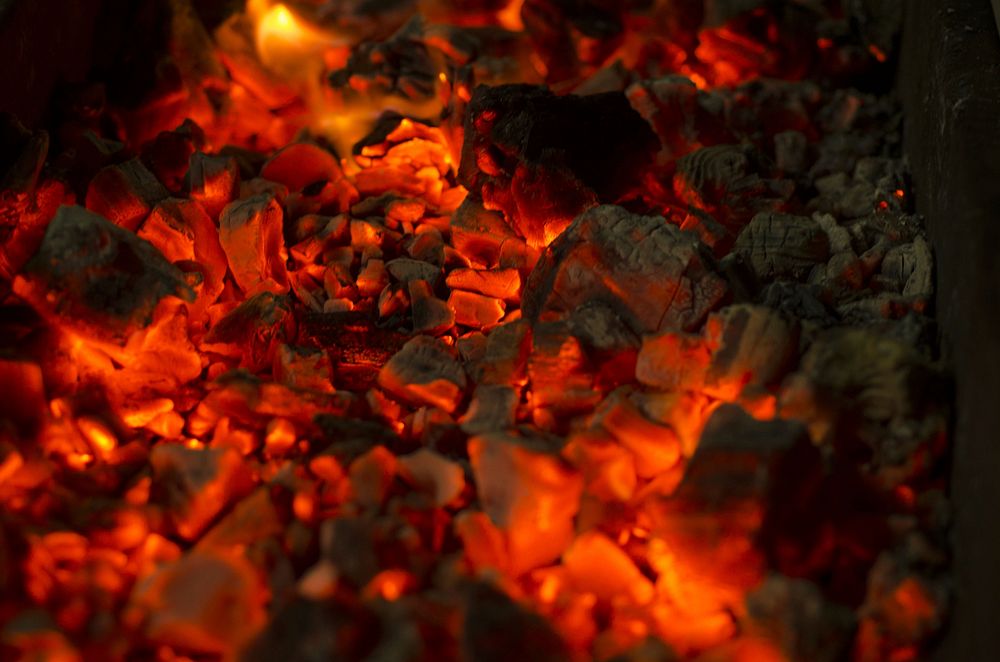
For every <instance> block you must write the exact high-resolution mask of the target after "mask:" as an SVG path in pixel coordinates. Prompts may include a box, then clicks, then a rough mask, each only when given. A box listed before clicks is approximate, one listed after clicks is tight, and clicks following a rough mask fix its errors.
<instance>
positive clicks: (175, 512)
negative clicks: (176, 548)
mask: <svg viewBox="0 0 1000 662" xmlns="http://www.w3.org/2000/svg"><path fill="white" fill-rule="evenodd" d="M149 462H150V464H151V465H152V467H153V490H154V492H153V494H154V495H156V498H155V501H156V502H157V503H161V504H162V505H163V506H164V507H165V508H166V512H167V516H168V517H169V518H170V521H171V522H172V524H173V526H174V528H175V529H176V530H177V533H178V535H180V536H181V537H182V538H184V539H185V540H194V539H196V538H198V536H200V535H201V533H202V532H203V531H204V530H205V529H206V528H207V527H208V525H209V524H210V523H211V522H212V520H214V519H215V517H216V516H217V515H218V514H219V513H221V512H222V511H223V510H224V509H225V508H226V507H227V506H228V505H229V504H230V503H232V502H233V501H235V500H236V499H238V498H240V497H242V496H244V495H245V494H246V493H247V492H249V489H250V487H251V485H252V482H251V480H252V479H251V477H250V473H249V469H248V468H247V465H245V464H244V463H243V458H241V457H240V455H239V453H237V452H236V451H235V450H233V449H231V448H230V449H221V448H202V449H194V448H187V447H186V446H183V445H180V444H158V445H157V446H156V447H154V448H153V451H152V453H151V454H150V459H149Z"/></svg>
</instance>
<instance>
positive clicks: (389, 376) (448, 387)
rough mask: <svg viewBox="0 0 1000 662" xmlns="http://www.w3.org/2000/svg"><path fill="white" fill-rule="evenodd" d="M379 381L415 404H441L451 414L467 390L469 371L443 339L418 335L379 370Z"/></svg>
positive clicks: (434, 405) (387, 389) (392, 391)
mask: <svg viewBox="0 0 1000 662" xmlns="http://www.w3.org/2000/svg"><path fill="white" fill-rule="evenodd" d="M378 384H379V386H381V387H382V388H384V389H385V390H386V391H388V392H389V393H391V394H393V395H395V396H396V397H399V398H401V399H402V400H404V401H406V402H409V403H412V404H414V405H417V406H419V405H430V406H432V407H440V408H441V409H443V410H444V411H446V412H448V413H449V414H450V413H451V412H453V411H455V409H456V408H457V407H458V405H459V402H461V400H462V397H463V396H464V394H465V385H466V378H465V371H464V370H463V369H462V364H461V363H459V362H458V361H457V360H456V359H455V356H454V354H453V350H452V349H451V348H450V347H448V345H445V344H444V343H443V342H441V341H440V340H435V339H434V338H430V337H428V336H416V337H415V338H413V339H412V340H410V341H409V342H407V343H406V344H405V345H403V347H402V349H400V350H399V352H397V353H396V354H395V355H394V356H393V357H392V358H391V359H389V362H388V363H386V364H385V365H384V366H383V367H382V370H381V371H379V374H378Z"/></svg>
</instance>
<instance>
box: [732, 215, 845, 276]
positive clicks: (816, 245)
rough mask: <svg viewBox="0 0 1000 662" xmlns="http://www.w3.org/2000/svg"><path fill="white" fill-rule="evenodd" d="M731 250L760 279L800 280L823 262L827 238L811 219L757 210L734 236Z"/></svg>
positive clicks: (828, 244) (824, 260)
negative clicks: (739, 256)
mask: <svg viewBox="0 0 1000 662" xmlns="http://www.w3.org/2000/svg"><path fill="white" fill-rule="evenodd" d="M735 251H736V252H737V253H740V254H741V255H743V257H744V258H745V259H746V260H747V262H748V263H749V264H750V265H751V267H752V268H753V270H754V273H755V274H756V276H757V278H758V279H760V280H761V281H770V280H775V279H780V278H792V279H795V280H803V279H804V277H805V276H807V275H808V274H809V272H810V271H811V270H812V268H813V267H815V266H816V265H817V264H820V263H823V262H826V260H827V258H828V257H829V255H830V240H829V238H828V237H827V235H826V233H825V232H823V229H822V228H821V227H820V226H819V224H818V223H816V221H814V220H812V219H811V218H807V217H805V216H792V215H789V214H778V213H761V214H757V215H756V216H754V218H753V220H752V221H750V224H749V225H747V226H746V227H745V228H744V229H743V231H742V232H740V234H739V236H738V237H736V246H735Z"/></svg>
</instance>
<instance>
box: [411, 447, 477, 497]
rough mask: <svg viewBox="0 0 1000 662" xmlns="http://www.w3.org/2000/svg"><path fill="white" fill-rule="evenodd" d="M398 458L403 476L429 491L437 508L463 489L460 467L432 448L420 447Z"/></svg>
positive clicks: (463, 478) (463, 483) (463, 480)
mask: <svg viewBox="0 0 1000 662" xmlns="http://www.w3.org/2000/svg"><path fill="white" fill-rule="evenodd" d="M398 459H399V472H400V474H401V475H402V476H403V478H404V479H406V480H407V481H408V482H410V483H411V484H412V485H414V486H416V487H417V488H419V489H421V490H422V491H424V492H427V493H429V494H430V495H431V497H432V498H433V502H434V505H435V506H437V507H438V508H443V507H445V506H447V505H448V504H450V503H452V502H453V501H455V499H457V498H458V496H459V495H460V494H461V493H462V491H463V490H464V489H465V472H464V471H463V470H462V467H461V466H460V465H458V464H456V463H455V462H452V461H451V460H448V459H446V458H444V457H442V456H441V455H439V454H437V453H435V452H434V451H432V450H428V449H426V448H421V449H420V450H418V451H416V452H415V453H410V454H409V455H402V456H400V457H399V458H398Z"/></svg>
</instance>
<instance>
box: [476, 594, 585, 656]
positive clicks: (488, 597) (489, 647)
mask: <svg viewBox="0 0 1000 662" xmlns="http://www.w3.org/2000/svg"><path fill="white" fill-rule="evenodd" d="M461 645H462V654H463V657H464V659H467V660H477V662H505V661H507V660H521V661H522V662H568V660H570V659H572V656H571V654H570V651H569V649H568V648H567V647H566V644H565V643H564V642H563V640H562V638H561V637H560V636H559V635H558V634H556V632H555V631H554V630H553V629H552V626H551V624H550V623H549V622H548V620H546V619H545V618H543V617H542V616H540V615H538V614H535V613H533V612H530V611H527V610H526V609H524V608H523V607H521V606H520V605H519V604H518V603H517V602H514V601H513V600H512V599H511V598H509V597H508V596H507V595H506V594H505V593H503V592H501V591H500V590H499V589H496V588H493V587H492V586H489V585H487V584H482V583H477V584H473V585H472V586H471V587H470V588H469V589H468V594H467V596H466V606H465V617H464V618H463V619H462V634H461Z"/></svg>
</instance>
